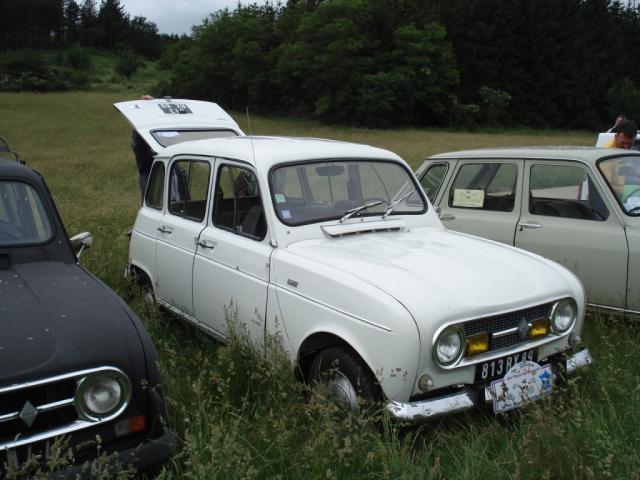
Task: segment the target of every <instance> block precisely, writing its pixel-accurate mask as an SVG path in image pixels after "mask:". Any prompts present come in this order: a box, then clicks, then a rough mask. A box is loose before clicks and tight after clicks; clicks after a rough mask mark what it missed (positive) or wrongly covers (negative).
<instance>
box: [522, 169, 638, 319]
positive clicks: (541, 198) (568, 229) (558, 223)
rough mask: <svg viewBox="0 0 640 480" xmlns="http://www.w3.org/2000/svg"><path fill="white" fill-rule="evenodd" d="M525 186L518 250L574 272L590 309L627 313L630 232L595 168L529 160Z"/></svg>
mask: <svg viewBox="0 0 640 480" xmlns="http://www.w3.org/2000/svg"><path fill="white" fill-rule="evenodd" d="M525 185H526V191H527V192H528V193H527V195H526V198H525V199H524V202H523V208H522V214H521V217H520V222H519V223H518V228H517V232H516V242H515V245H516V246H517V247H520V248H524V249H526V250H529V251H532V252H535V253H538V254H540V255H542V256H544V257H547V258H550V259H552V260H555V261H556V262H558V263H560V264H562V265H564V266H565V267H567V268H569V269H570V270H572V271H573V272H574V273H575V274H576V275H577V276H578V278H580V280H581V281H582V284H583V285H584V288H585V291H586V292H587V299H588V301H589V303H593V304H598V305H607V306H614V307H620V308H624V306H625V305H626V280H627V261H628V250H627V240H626V236H625V231H624V227H623V225H622V223H621V222H620V220H619V218H618V217H617V215H616V214H615V213H614V210H613V209H612V208H611V206H610V205H609V204H608V202H607V199H606V196H605V195H604V194H603V190H602V186H601V185H600V184H599V183H598V182H597V181H595V177H594V175H593V173H592V172H591V170H590V168H588V167H587V166H586V165H583V164H581V163H578V162H566V161H565V162H553V161H544V160H527V161H526V162H525Z"/></svg>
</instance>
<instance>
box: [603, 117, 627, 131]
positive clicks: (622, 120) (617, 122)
mask: <svg viewBox="0 0 640 480" xmlns="http://www.w3.org/2000/svg"><path fill="white" fill-rule="evenodd" d="M626 119H627V117H625V116H624V115H622V114H621V113H620V114H619V115H618V116H617V117H616V122H615V123H614V124H613V127H611V128H610V129H609V130H607V133H616V127H617V126H618V125H620V122H624V121H625V120H626Z"/></svg>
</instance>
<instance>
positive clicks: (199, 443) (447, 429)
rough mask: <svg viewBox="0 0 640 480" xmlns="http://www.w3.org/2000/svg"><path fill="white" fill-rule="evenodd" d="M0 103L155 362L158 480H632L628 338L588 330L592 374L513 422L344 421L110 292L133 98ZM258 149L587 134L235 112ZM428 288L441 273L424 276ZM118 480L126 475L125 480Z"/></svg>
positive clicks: (130, 186)
mask: <svg viewBox="0 0 640 480" xmlns="http://www.w3.org/2000/svg"><path fill="white" fill-rule="evenodd" d="M134 90H135V89H131V90H129V91H130V92H131V93H123V89H119V90H118V91H116V92H102V93H93V92H71V93H56V94H5V93H0V112H1V113H0V136H3V137H5V138H6V139H7V140H8V141H9V143H10V144H11V145H12V146H13V147H14V149H15V150H17V151H18V152H19V153H20V154H21V156H22V158H23V159H24V160H25V161H26V162H27V164H28V165H30V166H31V167H33V168H35V169H36V170H38V171H39V172H41V173H42V174H43V176H44V177H45V179H46V180H47V183H48V185H49V188H50V190H51V192H52V194H53V197H54V199H55V201H56V203H57V206H58V209H59V211H60V214H61V215H62V218H63V220H64V222H65V225H66V227H67V231H68V233H69V235H74V234H76V233H79V232H81V231H85V230H88V231H91V232H92V233H93V235H94V247H93V248H92V249H90V250H89V251H87V252H85V253H84V254H83V256H82V264H83V265H84V266H85V267H86V268H87V269H89V270H90V271H92V272H93V273H94V274H96V275H97V276H99V277H100V278H102V279H103V280H105V281H106V282H107V283H108V284H109V285H110V286H111V287H112V288H113V289H114V290H116V291H117V292H118V293H119V294H120V295H121V296H122V297H123V298H124V299H125V300H126V301H127V302H128V303H129V304H131V305H132V307H133V308H134V309H135V310H136V312H137V313H138V314H139V316H140V317H141V318H142V319H143V321H144V322H145V324H146V326H147V328H148V330H149V332H150V334H151V336H152V337H153V340H154V341H155V344H156V347H157V349H158V352H159V356H160V362H161V365H160V366H161V370H162V373H163V378H164V382H165V393H166V396H167V402H168V409H169V416H168V419H167V423H168V425H169V427H170V428H172V429H173V430H174V431H175V432H176V434H177V438H178V444H177V454H176V456H175V458H174V459H173V460H172V461H171V462H170V463H169V464H167V465H166V466H165V467H164V469H163V470H162V471H161V472H160V475H159V477H160V478H162V479H196V478H197V479H217V478H219V479H316V478H318V479H320V478H322V479H488V478H491V479H514V480H515V479H565V478H580V479H609V478H610V479H640V447H639V446H640V408H639V406H640V348H638V342H639V341H640V334H639V332H638V328H637V326H635V325H633V324H629V323H625V322H622V321H620V320H618V319H616V318H604V317H597V318H595V317H594V318H592V317H590V318H588V319H587V325H586V328H585V331H584V334H583V338H584V341H585V343H586V344H587V345H588V346H589V348H590V349H591V351H592V353H593V355H594V359H595V363H594V365H592V367H591V368H590V369H589V370H588V371H586V372H584V373H583V374H582V375H581V376H579V377H575V378H573V379H572V380H571V381H570V382H569V384H568V385H567V386H566V388H564V389H563V390H562V391H560V392H559V393H558V394H557V395H554V396H553V397H552V398H550V399H547V400H545V401H543V402H540V403H538V404H535V405H532V406H530V407H528V408H526V409H523V410H522V411H519V412H517V413H512V414H508V415H502V416H498V417H496V416H493V415H489V414H486V413H481V412H474V413H470V414H467V415H460V416H455V417H451V418H446V419H444V420H441V421H437V422H434V423H430V424H427V425H423V426H420V427H407V426H402V425H397V424H395V423H393V422H390V421H389V420H387V419H384V418H380V417H379V416H372V417H362V418H349V417H347V418H345V417H344V416H343V415H340V413H339V412H336V411H335V409H334V407H333V406H332V405H331V404H330V403H328V402H327V401H326V400H325V399H324V398H323V396H322V392H317V391H312V390H310V389H309V388H308V387H306V386H305V385H303V384H301V383H299V382H298V381H297V380H296V379H295V377H294V375H293V374H292V373H291V367H290V365H288V364H287V361H286V360H285V359H284V358H282V356H281V355H280V354H279V352H278V351H277V350H275V349H274V351H273V352H272V355H270V356H269V360H268V361H267V360H265V359H264V358H263V357H262V356H261V354H259V353H257V352H256V351H255V350H254V349H252V348H251V347H250V346H249V345H247V343H246V342H244V341H243V340H242V339H241V338H240V339H237V340H235V341H233V342H232V343H231V344H230V345H228V346H222V345H220V344H218V343H216V342H215V341H214V340H213V339H212V338H209V337H207V336H206V335H205V334H203V333H202V332H201V331H199V330H196V329H194V328H192V327H190V326H188V325H185V324H184V323H183V322H181V321H179V320H178V319H176V318H174V317H172V316H171V315H169V314H167V313H165V312H162V311H157V310H156V309H155V308H153V307H152V306H150V305H148V304H147V303H145V302H144V300H143V294H142V292H140V291H139V290H137V288H135V287H133V286H131V285H130V284H129V283H127V281H125V280H124V279H123V277H122V273H123V270H124V268H125V266H126V264H127V252H128V239H127V237H126V232H127V231H128V229H129V228H131V226H132V225H133V222H134V219H135V215H136V211H137V209H138V207H139V202H140V193H139V190H138V177H137V171H136V168H135V164H134V160H133V155H132V152H131V148H130V133H131V130H130V127H129V126H128V124H127V123H126V121H125V120H124V119H123V118H122V117H121V116H120V115H119V114H118V113H117V111H116V110H115V109H114V108H113V107H112V103H114V102H116V101H121V100H128V99H133V98H136V97H137V96H139V95H140V94H142V93H145V92H143V91H135V92H134ZM231 113H232V115H233V116H234V118H235V119H236V121H237V122H238V123H239V124H240V126H241V127H242V128H243V129H244V130H245V132H247V133H249V132H252V133H253V134H256V135H276V134H278V135H290V136H307V137H324V138H332V139H339V140H347V141H354V142H361V143H367V144H371V145H375V146H379V147H383V148H387V149H390V150H392V151H394V152H396V153H398V154H399V155H401V156H402V157H403V158H405V159H406V160H407V161H408V162H409V163H410V164H411V166H412V167H413V168H417V167H418V166H419V165H420V163H421V161H422V160H423V159H424V158H425V157H427V156H428V155H432V154H435V153H439V152H446V151H451V150H459V149H467V148H475V147H490V146H509V145H512V146H515V145H519V146H521V145H592V144H593V143H594V142H595V137H596V134H595V132H561V131H481V132H471V133H469V132H463V131H445V130H422V129H401V130H369V129H359V128H350V127H341V126H327V125H322V124H318V123H313V122H308V121H304V120H297V119H277V118H266V117H262V116H257V115H253V114H250V115H249V116H247V113H246V112H231ZM434 275H437V272H434ZM123 478H124V474H123Z"/></svg>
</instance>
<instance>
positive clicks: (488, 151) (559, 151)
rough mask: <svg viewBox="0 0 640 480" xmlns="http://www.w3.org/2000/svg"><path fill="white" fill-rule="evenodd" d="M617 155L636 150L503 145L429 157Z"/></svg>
mask: <svg viewBox="0 0 640 480" xmlns="http://www.w3.org/2000/svg"><path fill="white" fill-rule="evenodd" d="M619 155H636V156H637V155H638V152H637V151H636V150H622V149H617V148H597V147H575V146H549V147H543V146H536V147H505V148H479V149H476V150H460V151H456V152H448V153H441V154H438V155H433V156H431V157H429V160H435V159H458V158H535V159H549V160H559V161H562V160H578V161H582V162H586V163H590V164H595V163H596V161H598V160H600V159H601V158H603V157H609V156H619Z"/></svg>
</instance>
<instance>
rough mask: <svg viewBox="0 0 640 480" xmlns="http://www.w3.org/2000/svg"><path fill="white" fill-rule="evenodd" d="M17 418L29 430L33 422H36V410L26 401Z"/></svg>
mask: <svg viewBox="0 0 640 480" xmlns="http://www.w3.org/2000/svg"><path fill="white" fill-rule="evenodd" d="M18 416H19V417H20V420H22V421H23V422H24V424H25V425H26V426H27V427H29V428H31V425H33V422H35V421H36V417H37V416H38V409H37V408H36V407H34V406H33V405H32V404H31V402H30V401H28V400H27V401H26V402H25V404H24V405H23V406H22V410H20V414H19V415H18Z"/></svg>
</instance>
